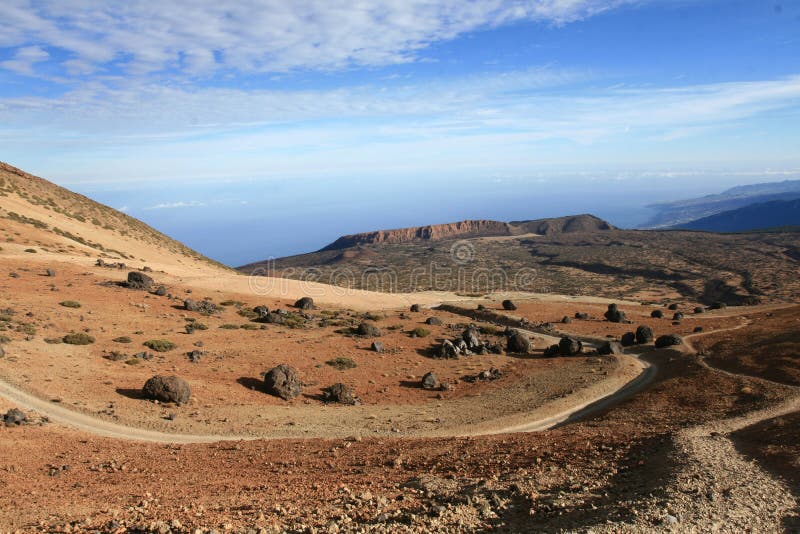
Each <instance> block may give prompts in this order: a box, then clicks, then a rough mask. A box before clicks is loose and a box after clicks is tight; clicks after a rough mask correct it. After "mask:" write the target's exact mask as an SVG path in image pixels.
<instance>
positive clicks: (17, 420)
mask: <svg viewBox="0 0 800 534" xmlns="http://www.w3.org/2000/svg"><path fill="white" fill-rule="evenodd" d="M27 421H28V416H27V415H25V412H23V411H22V410H19V409H17V408H11V409H10V410H8V411H7V412H6V413H5V414H4V415H3V423H4V424H5V425H6V426H19V425H22V424H24V423H26V422H27Z"/></svg>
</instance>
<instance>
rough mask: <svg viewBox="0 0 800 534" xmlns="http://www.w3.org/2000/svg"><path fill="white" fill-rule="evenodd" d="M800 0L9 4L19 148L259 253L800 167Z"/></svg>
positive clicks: (615, 218) (619, 209) (157, 214)
mask: <svg viewBox="0 0 800 534" xmlns="http://www.w3.org/2000/svg"><path fill="white" fill-rule="evenodd" d="M798 124H800V1H797V0H793V1H771V0H752V1H747V0H607V1H600V0H527V1H523V0H519V1H506V2H499V1H490V0H489V1H482V2H472V1H465V0H448V1H440V2H428V1H421V0H419V1H414V0H406V1H399V0H397V1H383V2H380V1H374V2H358V1H336V0H328V1H314V0H306V1H298V2H294V1H293V2H288V1H283V2H281V1H277V0H248V1H239V2H210V1H206V0H195V1H192V2H189V1H163V2H158V3H153V2H148V1H137V0H133V1H129V2H125V3H124V5H122V4H120V3H116V2H97V1H92V0H60V1H56V0H52V1H46V0H38V1H35V2H33V1H24V0H4V2H3V3H2V4H0V160H3V161H7V162H9V163H11V164H14V165H16V166H19V167H22V168H24V169H25V170H28V171H30V172H33V173H35V174H38V175H41V176H43V177H45V178H48V179H51V180H53V181H55V182H57V183H59V184H62V185H65V186H67V187H70V188H72V189H74V190H77V191H80V192H82V193H85V194H88V195H90V196H92V197H94V198H97V199H99V200H101V201H103V202H106V203H108V204H110V205H112V206H114V207H117V208H125V209H126V211H128V212H129V213H131V214H132V215H134V216H136V217H139V218H142V219H144V220H145V221H147V222H149V223H151V224H153V225H154V226H156V227H157V228H159V229H160V230H163V231H165V232H167V233H170V234H171V235H174V236H175V237H177V238H180V239H183V240H184V241H186V242H187V244H189V245H190V246H193V247H195V248H197V249H199V250H201V251H202V252H205V253H207V254H209V255H211V256H213V257H215V258H218V259H220V260H222V261H225V262H228V263H231V264H238V263H244V262H246V261H251V260H256V259H260V258H264V257H267V256H272V255H274V256H279V255H285V254H290V253H298V252H303V251H308V250H311V249H315V248H319V247H321V246H323V245H325V244H326V243H327V242H329V241H332V240H333V239H334V238H335V237H336V236H337V235H338V234H341V233H347V232H356V231H365V230H372V229H376V228H385V227H396V226H404V225H417V224H426V223H437V222H447V221H450V220H458V219H463V218H478V217H485V218H490V217H491V218H498V219H504V220H511V219H524V218H538V217H544V216H551V215H562V214H569V213H575V212H585V211H589V212H592V213H596V214H597V215H600V216H603V217H606V218H608V219H609V220H611V222H614V223H616V224H619V225H624V226H634V225H636V224H638V223H640V222H642V221H643V220H644V218H646V216H647V212H646V211H645V210H644V209H643V206H644V205H645V204H647V203H649V202H653V201H657V200H665V199H674V198H680V197H685V196H693V195H696V194H704V193H709V192H716V191H719V190H720V189H724V188H727V187H729V186H732V185H737V184H741V183H752V182H758V181H776V180H782V179H787V178H800V127H798Z"/></svg>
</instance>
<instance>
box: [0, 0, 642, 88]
mask: <svg viewBox="0 0 800 534" xmlns="http://www.w3.org/2000/svg"><path fill="white" fill-rule="evenodd" d="M640 1H642V0H511V1H509V0H383V1H370V0H306V1H302V2H300V1H298V2H287V1H285V0H246V1H237V2H220V1H218V0H172V1H167V2H158V3H154V2H152V1H150V0H129V1H126V2H107V1H105V0H38V1H35V0H5V1H4V2H3V3H2V4H0V47H21V46H26V45H28V44H30V43H37V44H39V45H40V46H46V47H53V48H57V49H60V50H63V51H65V52H66V53H67V55H68V56H69V57H68V58H67V59H66V60H65V61H64V64H63V66H64V68H65V69H66V71H67V73H68V74H79V73H83V72H87V71H89V70H91V69H101V68H108V67H111V66H115V67H116V66H121V67H123V69H124V70H126V71H128V72H130V73H135V74H141V73H147V72H153V71H161V70H165V69H169V70H173V69H177V70H179V71H182V72H184V73H186V74H187V75H200V74H208V73H211V72H214V71H215V70H217V69H233V70H236V71H241V72H280V71H287V70H294V69H339V68H345V67H349V66H365V65H366V66H374V65H389V64H397V63H403V62H407V61H411V60H414V59H415V58H416V57H417V54H418V53H419V52H420V50H422V49H424V48H426V47H427V46H428V45H430V44H431V43H435V42H438V41H443V40H449V39H453V38H455V37H457V36H458V35H460V34H463V33H466V32H469V31H473V30H475V29H481V28H490V27H496V26H499V25H502V24H507V23H510V22H514V21H519V20H535V21H544V22H547V23H552V24H565V23H568V22H571V21H575V20H579V19H582V18H585V17H590V16H592V15H595V14H597V13H599V12H602V11H605V10H608V9H612V8H615V7H617V6H620V5H623V4H629V3H634V2H640ZM18 67H19V66H15V65H14V64H11V65H8V66H6V68H18Z"/></svg>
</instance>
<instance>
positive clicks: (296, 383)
mask: <svg viewBox="0 0 800 534" xmlns="http://www.w3.org/2000/svg"><path fill="white" fill-rule="evenodd" d="M301 389H302V384H301V383H300V379H299V378H298V376H297V371H296V370H295V369H294V367H289V366H288V365H286V364H285V363H282V364H280V365H278V366H277V367H273V368H272V369H270V370H269V371H268V372H267V373H266V374H265V375H264V390H265V391H266V392H267V393H269V394H270V395H275V396H276V397H280V398H282V399H283V400H291V399H293V398H295V397H296V396H298V395H299V394H300V390H301Z"/></svg>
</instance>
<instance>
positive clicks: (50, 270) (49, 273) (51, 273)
mask: <svg viewBox="0 0 800 534" xmlns="http://www.w3.org/2000/svg"><path fill="white" fill-rule="evenodd" d="M44 273H45V274H46V275H47V276H49V277H51V278H52V277H54V276H55V275H56V272H55V271H54V270H53V269H47V270H46V271H45V272H44Z"/></svg>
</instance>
